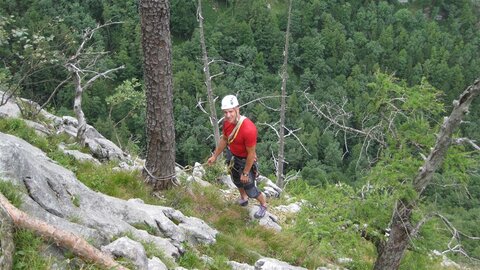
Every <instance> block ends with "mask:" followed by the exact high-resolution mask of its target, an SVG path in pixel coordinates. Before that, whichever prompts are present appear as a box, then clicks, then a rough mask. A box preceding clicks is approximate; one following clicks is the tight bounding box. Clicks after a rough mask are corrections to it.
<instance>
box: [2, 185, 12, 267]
mask: <svg viewBox="0 0 480 270" xmlns="http://www.w3.org/2000/svg"><path fill="white" fill-rule="evenodd" d="M0 195H1V193H0ZM2 196H3V195H2ZM14 253H15V243H14V242H13V221H12V218H11V217H10V215H8V212H7V210H6V209H5V207H3V205H0V269H5V270H8V269H12V267H13V254H14Z"/></svg>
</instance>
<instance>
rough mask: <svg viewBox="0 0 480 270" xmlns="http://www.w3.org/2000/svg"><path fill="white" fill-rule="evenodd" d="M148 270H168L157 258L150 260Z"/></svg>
mask: <svg viewBox="0 0 480 270" xmlns="http://www.w3.org/2000/svg"><path fill="white" fill-rule="evenodd" d="M148 270H168V268H167V266H166V265H165V264H164V263H163V262H162V261H161V260H160V259H159V258H157V257H153V258H152V259H149V260H148Z"/></svg>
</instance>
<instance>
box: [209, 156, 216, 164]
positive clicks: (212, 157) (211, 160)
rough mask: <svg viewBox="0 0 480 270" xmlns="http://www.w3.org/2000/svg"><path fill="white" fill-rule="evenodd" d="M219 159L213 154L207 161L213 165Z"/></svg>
mask: <svg viewBox="0 0 480 270" xmlns="http://www.w3.org/2000/svg"><path fill="white" fill-rule="evenodd" d="M215 161H217V157H216V156H215V155H212V156H211V157H209V158H208V160H207V163H208V165H211V164H213V163H215Z"/></svg>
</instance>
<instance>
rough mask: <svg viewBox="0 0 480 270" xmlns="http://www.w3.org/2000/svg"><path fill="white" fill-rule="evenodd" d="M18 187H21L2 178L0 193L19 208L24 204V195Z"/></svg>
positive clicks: (0, 180)
mask: <svg viewBox="0 0 480 270" xmlns="http://www.w3.org/2000/svg"><path fill="white" fill-rule="evenodd" d="M18 189H19V187H18V186H16V185H14V184H13V183H11V182H8V181H4V180H2V179H0V193H2V194H3V196H5V198H7V199H8V200H9V201H10V203H11V204H13V205H14V206H15V207H17V208H18V207H20V205H21V204H22V195H21V194H20V192H19V191H18Z"/></svg>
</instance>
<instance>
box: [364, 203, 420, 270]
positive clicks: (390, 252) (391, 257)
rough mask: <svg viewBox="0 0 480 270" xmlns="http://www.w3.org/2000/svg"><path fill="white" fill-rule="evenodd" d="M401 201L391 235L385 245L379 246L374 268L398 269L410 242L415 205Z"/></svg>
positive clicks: (384, 269)
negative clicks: (411, 220)
mask: <svg viewBox="0 0 480 270" xmlns="http://www.w3.org/2000/svg"><path fill="white" fill-rule="evenodd" d="M404 203H405V202H403V201H400V202H398V203H397V207H395V209H394V211H395V214H394V216H393V219H392V224H391V225H390V236H389V237H388V240H387V242H386V243H385V245H383V246H380V247H378V246H377V250H378V253H379V255H378V257H377V260H376V262H375V266H374V268H373V269H374V270H387V269H398V267H399V266H400V262H401V261H402V258H403V254H404V253H405V250H406V249H407V247H408V244H409V243H410V237H411V232H412V226H411V223H410V217H411V214H412V209H413V206H411V205H408V206H405V205H404Z"/></svg>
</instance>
